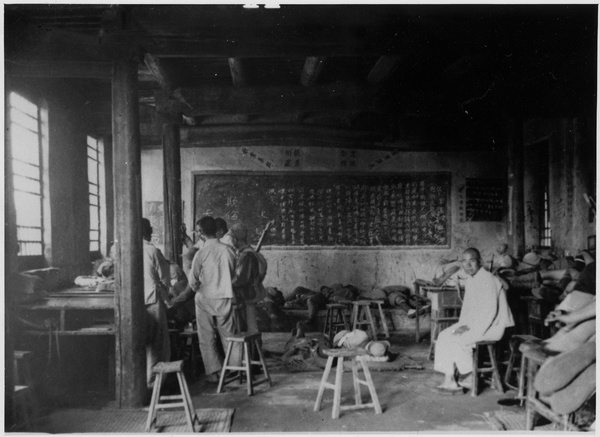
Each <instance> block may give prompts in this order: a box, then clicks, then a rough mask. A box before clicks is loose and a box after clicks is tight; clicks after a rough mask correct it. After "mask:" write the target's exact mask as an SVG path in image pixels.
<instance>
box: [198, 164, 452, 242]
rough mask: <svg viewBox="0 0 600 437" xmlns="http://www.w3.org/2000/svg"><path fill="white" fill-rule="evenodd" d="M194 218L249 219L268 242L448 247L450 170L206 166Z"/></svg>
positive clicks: (255, 232)
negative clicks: (279, 169) (345, 170)
mask: <svg viewBox="0 0 600 437" xmlns="http://www.w3.org/2000/svg"><path fill="white" fill-rule="evenodd" d="M194 184H195V189H194V193H195V194H194V196H195V199H194V200H195V203H194V217H195V220H198V219H200V218H201V217H202V216H204V215H211V216H213V217H222V218H224V219H225V221H227V223H228V225H229V226H231V224H233V223H237V222H243V223H244V224H245V225H246V226H247V227H248V229H249V231H250V234H251V235H253V237H254V241H253V242H256V240H258V237H259V235H260V233H261V231H262V229H263V228H264V226H265V224H266V223H267V222H268V221H270V220H274V225H273V226H272V227H271V229H270V231H269V233H268V234H267V238H266V240H265V243H264V244H265V246H446V247H447V246H448V245H449V232H450V174H449V173H445V172H444V173H411V174H404V173H393V174H377V175H374V174H323V173H316V174H315V173H293V174H290V173H259V174H257V173H250V172H233V173H232V172H229V173H218V172H203V173H197V174H195V181H194Z"/></svg>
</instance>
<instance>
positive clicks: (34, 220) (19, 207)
mask: <svg viewBox="0 0 600 437" xmlns="http://www.w3.org/2000/svg"><path fill="white" fill-rule="evenodd" d="M15 209H16V212H17V224H18V225H20V226H34V227H39V228H41V227H42V205H41V202H40V196H37V195H35V194H30V193H23V192H22V191H15Z"/></svg>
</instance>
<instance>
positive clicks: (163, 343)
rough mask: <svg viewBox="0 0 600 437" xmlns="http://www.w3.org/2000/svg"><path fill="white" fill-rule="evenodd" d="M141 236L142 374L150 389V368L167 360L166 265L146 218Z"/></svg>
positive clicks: (168, 350)
mask: <svg viewBox="0 0 600 437" xmlns="http://www.w3.org/2000/svg"><path fill="white" fill-rule="evenodd" d="M142 236H143V238H144V300H145V304H146V313H147V316H148V317H147V325H146V376H147V383H148V388H152V385H153V381H154V374H153V373H152V368H153V367H154V365H155V364H156V363H158V362H160V361H169V360H170V358H171V345H170V342H169V326H168V324H167V308H166V306H165V303H169V282H170V267H169V261H167V260H166V259H165V257H164V256H163V254H162V252H161V251H160V249H158V248H156V247H155V246H154V245H153V244H152V243H151V242H150V240H151V239H152V226H151V225H150V220H148V219H146V218H144V219H142Z"/></svg>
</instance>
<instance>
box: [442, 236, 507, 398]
mask: <svg viewBox="0 0 600 437" xmlns="http://www.w3.org/2000/svg"><path fill="white" fill-rule="evenodd" d="M461 263H462V268H463V270H464V271H465V272H466V273H467V274H468V275H469V277H468V278H467V280H466V281H465V297H464V299H463V306H462V310H461V313H460V318H459V320H458V323H455V324H454V325H452V326H450V327H449V328H446V329H444V330H443V331H442V332H441V333H440V335H439V336H438V338H437V341H436V344H435V362H434V367H433V368H434V370H436V371H438V372H442V373H443V374H444V382H443V383H442V385H440V386H438V389H440V390H444V391H458V390H462V388H463V387H465V388H470V387H471V385H472V379H473V347H474V345H475V343H476V342H478V341H486V340H488V341H495V340H500V339H501V338H502V336H503V335H504V330H505V328H508V327H510V326H514V321H513V316H512V313H511V312H510V309H509V308H508V303H507V301H506V293H505V291H504V288H503V286H502V283H501V282H500V280H498V278H497V277H495V276H494V275H492V274H491V273H490V272H488V271H487V270H485V269H483V268H482V266H481V255H480V253H479V251H478V250H477V249H474V248H469V249H467V250H465V251H464V252H463V254H462V258H461ZM457 373H458V375H457ZM457 377H458V380H457Z"/></svg>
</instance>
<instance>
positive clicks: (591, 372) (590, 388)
mask: <svg viewBox="0 0 600 437" xmlns="http://www.w3.org/2000/svg"><path fill="white" fill-rule="evenodd" d="M595 391H596V363H593V364H591V365H590V366H588V367H587V368H586V369H585V370H584V371H583V372H582V373H581V374H579V376H578V377H577V378H575V379H574V380H573V381H572V382H571V383H570V384H569V385H567V386H566V387H565V388H563V389H562V390H559V391H557V392H555V393H554V394H553V395H552V396H550V405H551V406H552V410H553V411H554V412H555V413H558V414H569V413H572V412H573V411H575V410H577V409H578V408H579V407H581V406H582V405H583V404H584V402H585V401H586V400H587V399H588V398H589V397H590V396H591V395H592V393H594V392H595Z"/></svg>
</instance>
